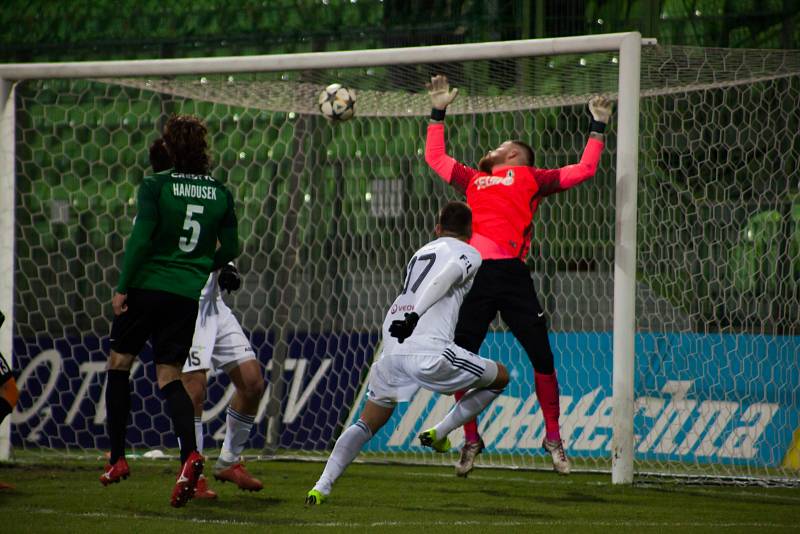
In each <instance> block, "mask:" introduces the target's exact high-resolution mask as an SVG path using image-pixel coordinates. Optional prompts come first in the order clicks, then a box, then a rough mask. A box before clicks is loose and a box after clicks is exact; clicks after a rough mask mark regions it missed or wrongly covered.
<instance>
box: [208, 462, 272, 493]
mask: <svg viewBox="0 0 800 534" xmlns="http://www.w3.org/2000/svg"><path fill="white" fill-rule="evenodd" d="M214 478H216V479H217V480H219V481H221V482H233V483H234V484H236V485H237V486H239V489H243V490H247V491H261V490H262V489H264V484H262V483H261V481H260V480H258V479H257V478H255V477H253V475H251V474H250V473H248V472H247V469H245V468H244V465H243V464H241V463H238V464H234V465H232V466H230V467H226V468H225V469H222V470H220V471H215V472H214Z"/></svg>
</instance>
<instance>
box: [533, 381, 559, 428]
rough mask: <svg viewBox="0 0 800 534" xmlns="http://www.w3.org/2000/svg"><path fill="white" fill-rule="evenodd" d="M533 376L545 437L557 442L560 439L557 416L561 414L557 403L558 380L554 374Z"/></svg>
mask: <svg viewBox="0 0 800 534" xmlns="http://www.w3.org/2000/svg"><path fill="white" fill-rule="evenodd" d="M533 376H534V382H535V384H536V398H538V399H539V406H541V408H542V415H543V416H544V428H545V432H546V437H547V439H548V440H549V441H558V440H560V439H561V433H560V432H559V429H558V416H559V415H560V412H561V408H560V406H559V402H558V378H556V373H555V372H554V373H553V374H551V375H545V374H541V373H537V372H534V373H533Z"/></svg>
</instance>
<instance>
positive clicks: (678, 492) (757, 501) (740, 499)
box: [647, 486, 798, 506]
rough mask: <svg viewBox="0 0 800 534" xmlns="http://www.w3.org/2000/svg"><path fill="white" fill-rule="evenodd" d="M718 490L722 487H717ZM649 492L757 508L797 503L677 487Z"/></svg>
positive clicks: (794, 500) (794, 502)
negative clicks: (733, 502)
mask: <svg viewBox="0 0 800 534" xmlns="http://www.w3.org/2000/svg"><path fill="white" fill-rule="evenodd" d="M719 487H720V488H722V487H724V486H719ZM647 489H648V490H650V491H654V492H658V493H664V494H670V495H673V496H680V497H691V498H694V499H708V500H713V501H725V502H731V501H735V502H736V503H737V504H745V503H746V504H750V505H759V506H769V505H779V506H797V505H798V501H797V499H796V498H790V499H781V498H774V497H773V498H762V497H758V496H755V495H741V494H730V493H726V492H723V491H720V492H719V493H716V492H711V491H709V492H704V491H696V490H692V489H689V488H686V487H684V488H681V487H680V486H677V487H675V488H666V487H661V488H659V487H649V488H647ZM687 490H688V491H687ZM715 506H719V505H715Z"/></svg>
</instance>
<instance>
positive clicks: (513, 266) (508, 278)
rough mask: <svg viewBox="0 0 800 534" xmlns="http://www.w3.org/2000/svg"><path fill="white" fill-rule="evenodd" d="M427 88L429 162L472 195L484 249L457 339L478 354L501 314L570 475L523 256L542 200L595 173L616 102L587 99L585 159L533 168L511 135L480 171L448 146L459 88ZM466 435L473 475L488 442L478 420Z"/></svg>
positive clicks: (465, 454) (543, 328)
mask: <svg viewBox="0 0 800 534" xmlns="http://www.w3.org/2000/svg"><path fill="white" fill-rule="evenodd" d="M428 91H429V94H430V98H431V103H432V105H433V109H432V110H431V123H430V124H429V125H428V133H427V139H426V141H425V161H426V162H427V163H428V165H430V167H431V168H432V169H433V170H434V171H436V173H437V174H438V175H439V176H441V177H442V178H443V179H444V180H445V181H446V182H448V183H449V184H450V185H452V186H453V187H454V188H456V189H457V190H458V191H460V192H461V193H464V194H466V197H467V204H469V206H470V207H471V208H472V212H473V235H472V239H471V240H470V245H472V246H473V247H475V248H476V249H478V251H479V252H480V254H481V258H482V260H483V263H482V265H481V267H480V269H479V270H478V273H477V275H476V276H475V283H474V285H473V286H472V289H471V290H470V292H469V294H467V296H466V298H465V299H464V304H463V306H462V307H461V311H460V314H459V319H458V324H457V326H456V332H455V342H456V344H458V345H459V346H460V347H463V348H464V349H466V350H468V351H470V352H474V353H477V352H478V351H479V350H480V347H481V344H482V343H483V340H484V338H485V337H486V332H487V331H488V329H489V325H490V324H491V322H492V321H493V320H494V318H495V316H496V315H497V312H500V315H501V317H502V318H503V321H505V323H506V324H507V325H508V327H509V328H510V330H511V332H512V333H513V334H514V337H516V338H517V340H518V341H519V342H520V344H521V345H522V347H523V348H524V349H525V352H526V353H527V354H528V358H529V359H530V361H531V364H532V365H533V369H534V382H535V387H536V396H537V398H538V400H539V405H540V407H541V410H542V414H543V416H544V422H545V432H546V434H545V438H544V442H543V443H542V447H543V448H544V449H545V450H546V451H547V452H548V453H549V454H550V455H551V457H552V460H553V468H554V469H555V470H556V471H557V472H558V473H560V474H564V475H566V474H569V472H570V462H569V458H567V455H566V453H565V452H564V446H563V443H562V441H561V435H560V432H559V424H558V418H559V399H558V379H557V378H556V372H555V367H554V363H553V352H552V350H551V348H550V341H549V339H548V337H547V320H546V318H545V313H544V310H542V307H541V305H540V304H539V300H538V299H537V297H536V291H535V290H534V287H533V281H532V280H531V276H530V272H529V270H528V268H527V267H526V266H525V259H526V258H527V257H528V250H529V249H530V244H531V233H532V228H533V215H534V213H536V208H537V207H538V206H539V202H541V201H542V199H543V198H544V197H546V196H548V195H552V194H554V193H560V192H561V191H565V190H567V189H569V188H571V187H575V186H576V185H578V184H580V183H581V182H583V181H585V180H587V179H589V178H591V177H592V176H594V174H595V171H596V170H597V165H598V163H599V161H600V154H601V153H602V151H603V144H604V143H603V141H604V136H603V132H604V131H605V127H606V124H607V123H608V121H609V119H610V118H611V102H610V101H609V100H608V99H606V98H603V97H599V96H596V97H593V98H592V99H591V100H590V101H589V111H590V113H591V115H592V119H591V122H590V126H589V139H588V141H587V143H586V148H584V151H583V156H582V157H581V160H580V162H579V163H576V164H574V165H567V166H566V167H561V168H559V169H538V168H536V167H533V166H532V165H533V162H534V157H533V149H531V147H530V146H529V145H527V144H526V143H524V142H522V141H515V140H510V141H506V142H504V143H503V144H501V145H500V146H499V147H497V148H496V149H494V150H492V151H491V152H489V153H488V154H486V155H485V156H484V157H483V158H481V160H480V161H479V162H478V168H477V169H474V168H472V167H468V166H466V165H464V164H462V163H459V162H458V161H456V160H455V159H453V158H452V157H450V156H448V155H447V152H446V149H445V138H444V124H443V121H444V118H445V110H446V109H447V106H448V105H449V104H450V103H451V102H452V101H453V100H454V99H455V97H456V95H457V94H458V90H457V89H455V88H454V89H451V88H450V85H449V83H448V81H447V78H446V77H445V76H434V77H433V78H431V83H430V84H429V85H428ZM456 398H457V399H458V398H459V395H456ZM464 435H465V444H464V447H463V448H462V450H461V459H460V460H459V463H458V464H457V465H456V474H457V475H458V476H467V474H468V473H469V472H470V471H471V470H472V468H473V464H474V460H475V456H476V455H477V454H479V453H480V452H481V450H483V447H484V444H483V441H482V440H481V438H480V436H479V435H478V426H477V423H476V422H475V421H474V420H473V421H471V422H470V423H468V424H466V425H465V426H464Z"/></svg>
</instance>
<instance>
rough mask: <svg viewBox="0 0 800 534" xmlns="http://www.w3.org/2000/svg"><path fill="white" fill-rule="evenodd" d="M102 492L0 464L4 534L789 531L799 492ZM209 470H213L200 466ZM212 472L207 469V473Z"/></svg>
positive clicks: (799, 506) (489, 473)
mask: <svg viewBox="0 0 800 534" xmlns="http://www.w3.org/2000/svg"><path fill="white" fill-rule="evenodd" d="M130 464H131V477H130V478H129V479H128V480H126V481H123V482H121V483H120V484H114V485H112V486H109V487H107V488H103V487H102V486H101V485H100V483H99V482H98V480H97V479H98V477H99V475H100V473H101V470H102V465H101V462H100V461H85V460H81V461H76V460H65V461H63V462H61V463H52V461H48V463H46V464H2V465H0V481H3V482H7V483H12V484H14V485H16V489H14V490H2V491H0V512H2V518H3V522H2V524H1V525H0V530H1V531H2V532H3V533H9V534H10V533H15V532H20V533H22V532H25V533H31V532H54V533H56V532H57V533H64V532H83V533H89V532H103V533H107V532H130V533H134V532H135V533H141V532H191V534H198V533H204V532H224V533H234V532H253V531H254V529H258V530H259V531H267V532H299V531H301V530H302V531H305V532H345V531H346V532H353V531H366V530H370V531H387V532H410V531H423V532H428V531H434V530H435V531H437V532H458V533H459V534H463V533H464V532H465V531H467V532H474V533H477V532H480V533H483V532H503V533H507V532H534V531H542V532H545V531H546V532H548V533H551V532H570V533H574V532H614V533H617V532H637V533H638V532H681V533H684V532H719V531H721V530H724V531H725V532H747V533H749V534H752V532H754V531H757V532H798V530H799V529H800V491H798V490H797V489H786V488H757V487H717V486H708V487H698V486H682V485H675V484H671V483H664V484H652V483H649V484H646V485H644V484H639V485H634V486H633V487H618V486H612V485H611V483H610V477H609V476H608V475H583V474H578V475H572V476H569V477H559V476H557V475H555V474H551V473H544V472H529V471H509V470H499V469H497V470H495V469H480V470H476V471H475V472H473V474H472V475H471V476H470V478H468V479H466V480H464V479H458V478H456V477H455V476H454V475H453V471H452V469H447V468H441V467H413V466H397V465H366V464H356V465H353V466H351V467H350V468H349V469H348V471H347V472H346V473H345V475H344V476H343V477H342V478H341V479H340V480H339V483H338V484H337V486H336V488H335V489H334V493H333V495H332V496H331V498H330V500H329V501H328V502H327V503H325V504H324V505H322V506H316V507H306V506H304V505H303V500H304V498H305V494H306V492H307V491H308V490H309V489H310V488H311V486H312V485H313V483H314V482H315V481H316V479H317V477H318V476H319V474H320V473H321V471H322V467H323V465H322V464H320V463H308V462H289V461H271V462H252V463H250V464H248V469H249V470H250V471H251V472H252V473H253V474H254V475H255V476H257V477H259V478H261V480H262V481H263V482H264V483H265V489H264V490H263V491H261V492H259V493H245V492H242V491H240V490H238V489H237V488H236V487H234V486H232V485H231V484H221V483H214V481H212V484H211V487H212V488H213V489H214V490H216V491H217V492H218V493H219V499H217V500H216V501H191V502H190V503H189V504H188V505H187V506H186V507H185V508H182V509H178V510H176V509H173V508H171V507H170V505H169V494H170V491H171V488H172V482H173V481H174V477H175V473H176V472H177V469H178V464H177V462H175V461H166V460H133V461H131V462H130ZM209 464H212V465H213V463H212V462H209ZM210 467H211V465H209V471H210Z"/></svg>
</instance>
